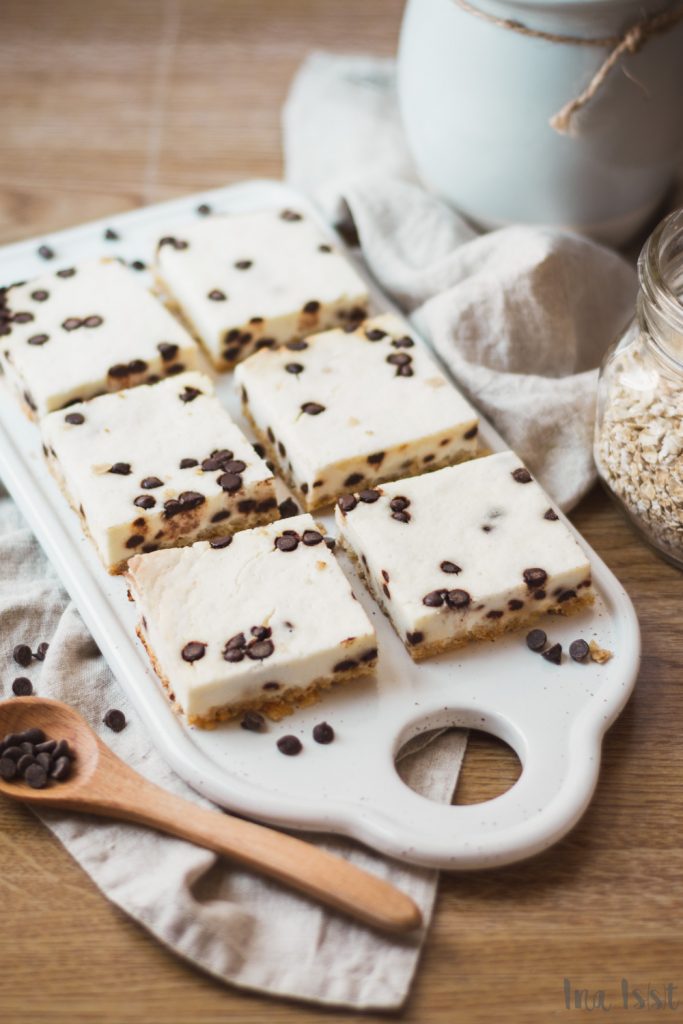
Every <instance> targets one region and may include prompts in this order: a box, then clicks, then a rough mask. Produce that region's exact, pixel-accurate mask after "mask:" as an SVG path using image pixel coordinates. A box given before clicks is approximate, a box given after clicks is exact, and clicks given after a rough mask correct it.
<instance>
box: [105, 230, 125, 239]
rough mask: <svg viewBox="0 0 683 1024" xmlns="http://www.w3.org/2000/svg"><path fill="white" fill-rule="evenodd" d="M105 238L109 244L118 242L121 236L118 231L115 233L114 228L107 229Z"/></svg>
mask: <svg viewBox="0 0 683 1024" xmlns="http://www.w3.org/2000/svg"><path fill="white" fill-rule="evenodd" d="M104 237H105V238H106V240H107V241H108V242H118V240H119V238H120V237H121V236H120V235H119V233H118V232H117V231H114V229H113V228H107V229H106V231H105V232H104Z"/></svg>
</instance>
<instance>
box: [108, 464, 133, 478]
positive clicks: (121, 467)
mask: <svg viewBox="0 0 683 1024" xmlns="http://www.w3.org/2000/svg"><path fill="white" fill-rule="evenodd" d="M109 472H110V473H114V475H115V476H129V475H130V463H129V462H115V463H114V465H113V466H111V467H110V469H109Z"/></svg>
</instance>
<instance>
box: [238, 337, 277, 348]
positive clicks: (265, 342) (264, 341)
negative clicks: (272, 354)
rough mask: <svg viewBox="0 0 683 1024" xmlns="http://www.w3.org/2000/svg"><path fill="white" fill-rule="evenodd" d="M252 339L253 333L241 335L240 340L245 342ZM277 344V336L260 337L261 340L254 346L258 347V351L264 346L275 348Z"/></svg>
mask: <svg viewBox="0 0 683 1024" xmlns="http://www.w3.org/2000/svg"><path fill="white" fill-rule="evenodd" d="M250 339H251V334H242V335H241V336H240V341H243V342H245V343H246V341H249V340H250ZM276 344H277V342H276V341H275V338H259V340H258V341H257V342H256V344H255V345H254V348H255V349H256V351H257V352H260V351H261V349H262V348H275V346H276Z"/></svg>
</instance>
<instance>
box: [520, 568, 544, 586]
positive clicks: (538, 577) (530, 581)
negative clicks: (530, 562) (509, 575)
mask: <svg viewBox="0 0 683 1024" xmlns="http://www.w3.org/2000/svg"><path fill="white" fill-rule="evenodd" d="M522 576H523V578H524V582H525V583H526V585H527V587H528V588H529V590H533V589H534V587H542V586H543V584H544V583H545V581H546V580H547V579H548V573H547V572H546V571H545V569H525V570H524V572H523V573H522Z"/></svg>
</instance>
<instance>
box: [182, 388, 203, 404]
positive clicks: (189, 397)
mask: <svg viewBox="0 0 683 1024" xmlns="http://www.w3.org/2000/svg"><path fill="white" fill-rule="evenodd" d="M201 394H202V392H201V391H200V390H199V388H192V387H189V386H186V387H185V388H184V389H183V390H182V391H181V392H180V394H179V395H178V398H179V399H180V401H181V402H194V400H195V398H198V397H199V395H201Z"/></svg>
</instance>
